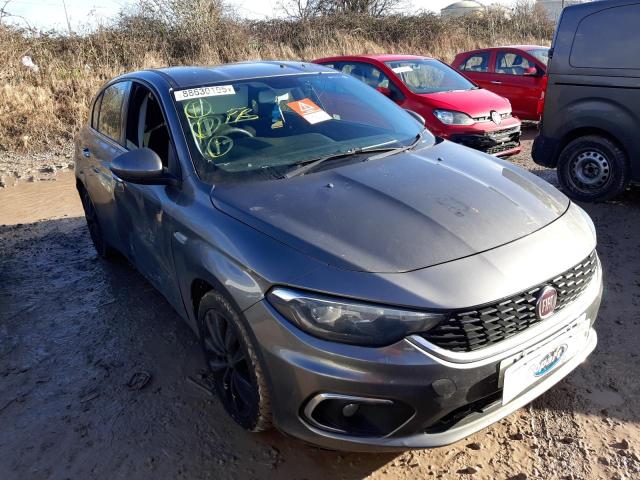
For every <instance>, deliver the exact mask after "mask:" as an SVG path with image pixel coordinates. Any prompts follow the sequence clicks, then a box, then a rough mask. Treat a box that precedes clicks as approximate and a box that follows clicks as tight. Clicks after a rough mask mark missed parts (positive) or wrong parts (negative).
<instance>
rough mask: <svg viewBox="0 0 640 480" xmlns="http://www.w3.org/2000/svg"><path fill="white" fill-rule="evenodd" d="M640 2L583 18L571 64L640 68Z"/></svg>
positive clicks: (590, 66)
mask: <svg viewBox="0 0 640 480" xmlns="http://www.w3.org/2000/svg"><path fill="white" fill-rule="evenodd" d="M639 18H640V5H637V4H636V5H625V6H622V7H614V8H608V9H606V10H601V11H599V12H596V13H592V14H591V15H589V16H587V17H585V18H584V19H582V21H581V22H580V24H579V25H578V29H577V30H576V36H575V38H574V40H573V46H572V47H571V56H570V58H569V63H570V64H571V66H573V67H582V68H622V69H640V50H639V49H638V45H639V44H640V28H639V27H638V19H639Z"/></svg>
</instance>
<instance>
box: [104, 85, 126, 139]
mask: <svg viewBox="0 0 640 480" xmlns="http://www.w3.org/2000/svg"><path fill="white" fill-rule="evenodd" d="M130 85H131V84H130V82H119V83H116V84H114V85H111V86H110V87H108V88H107V89H106V90H105V91H104V93H103V94H102V102H101V104H100V114H99V117H98V131H99V132H100V133H102V134H103V135H106V136H107V137H109V138H110V139H112V140H115V141H116V142H120V139H121V138H122V130H121V128H122V105H123V103H124V99H125V97H126V96H127V92H128V91H129V86H130Z"/></svg>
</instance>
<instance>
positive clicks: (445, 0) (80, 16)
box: [0, 0, 515, 30]
mask: <svg viewBox="0 0 640 480" xmlns="http://www.w3.org/2000/svg"><path fill="white" fill-rule="evenodd" d="M131 1H132V0H99V1H96V0H0V9H1V8H2V6H3V5H4V4H5V2H8V3H7V5H6V7H5V10H6V12H8V13H9V14H11V15H12V17H11V19H12V21H13V22H14V23H18V24H23V25H25V24H28V26H30V27H35V28H39V29H43V30H49V29H57V30H66V29H67V23H66V17H65V11H64V4H65V3H66V8H67V12H68V16H69V21H70V23H71V28H72V29H74V30H78V29H80V30H82V29H83V27H87V26H91V25H95V24H96V23H98V22H104V21H105V20H107V19H108V18H109V17H112V16H114V15H115V14H116V13H117V12H118V11H119V10H120V9H122V8H123V7H126V6H127V4H129V3H130V2H131ZM453 1H454V0H409V2H410V4H411V5H412V6H413V8H412V9H411V10H416V9H424V10H433V11H439V10H440V9H441V8H443V7H446V6H447V5H449V4H450V3H452V2H453ZM479 1H480V2H481V3H485V4H492V3H502V4H505V5H508V4H510V3H513V2H514V1H515V0H497V1H496V0H479ZM227 3H228V4H231V5H232V6H233V7H234V8H235V9H236V11H237V12H238V13H239V14H240V15H242V16H244V17H248V18H252V19H262V18H270V17H274V16H278V15H280V14H281V11H280V9H279V8H278V4H279V1H278V0H227ZM25 26H27V25H25Z"/></svg>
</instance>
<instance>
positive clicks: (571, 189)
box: [558, 135, 629, 202]
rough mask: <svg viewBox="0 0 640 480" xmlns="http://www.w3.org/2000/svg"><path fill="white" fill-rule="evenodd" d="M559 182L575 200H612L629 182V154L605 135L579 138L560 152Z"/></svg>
mask: <svg viewBox="0 0 640 480" xmlns="http://www.w3.org/2000/svg"><path fill="white" fill-rule="evenodd" d="M558 181H559V182H560V184H561V185H562V187H563V188H564V190H565V192H566V193H567V195H569V196H570V197H571V198H573V199H575V200H580V201H583V202H598V201H605V200H609V199H611V198H613V197H615V196H617V195H619V194H620V193H622V192H623V191H624V190H625V188H626V187H627V185H628V184H629V173H628V166H627V157H626V155H625V153H624V152H623V151H622V150H621V149H620V147H618V146H617V145H616V144H615V143H613V142H612V141H611V140H609V139H607V138H605V137H601V136H598V135H589V136H585V137H580V138H577V139H575V140H573V141H572V142H570V143H569V144H568V145H567V146H566V147H565V148H564V149H563V150H562V153H561V154H560V158H559V160H558Z"/></svg>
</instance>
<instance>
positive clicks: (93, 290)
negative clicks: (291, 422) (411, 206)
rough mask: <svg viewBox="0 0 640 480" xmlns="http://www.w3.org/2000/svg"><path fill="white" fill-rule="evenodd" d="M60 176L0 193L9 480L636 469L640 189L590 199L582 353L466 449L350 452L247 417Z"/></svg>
mask: <svg viewBox="0 0 640 480" xmlns="http://www.w3.org/2000/svg"><path fill="white" fill-rule="evenodd" d="M532 136H533V132H528V133H527V138H528V139H527V141H526V142H525V149H527V148H528V146H529V145H530V139H531V137H532ZM65 160H66V161H67V162H69V159H65ZM514 161H515V162H516V163H519V164H521V165H523V166H525V167H527V168H530V169H531V170H533V171H535V172H536V173H538V174H540V175H542V176H543V177H544V178H546V179H549V180H553V179H554V176H553V172H549V171H543V170H540V169H539V168H538V167H537V166H535V165H534V164H532V163H531V161H530V159H529V158H528V154H527V153H524V154H522V155H520V156H519V157H518V158H516V159H514ZM7 165H8V166H9V167H10V168H14V166H12V164H11V162H10V161H8V162H7V163H5V164H3V165H0V176H2V175H3V174H4V176H5V178H6V177H7V176H8V175H9V174H10V172H11V170H8V169H7V168H5V167H6V166H7ZM61 165H62V164H61ZM2 168H4V170H2ZM34 168H36V169H37V168H40V167H39V165H38V164H36V165H35V167H34ZM18 170H19V171H21V172H23V173H21V175H22V176H23V177H25V178H28V177H29V176H31V175H33V171H28V169H27V170H25V169H18ZM60 170H62V169H60ZM57 173H58V174H57V175H56V176H55V178H57V180H55V181H42V182H34V183H29V182H18V183H17V185H15V186H13V187H6V188H4V189H1V190H0V224H2V226H0V479H7V480H12V479H49V478H51V479H63V478H74V479H75V478H78V479H87V478H97V479H107V478H108V479H114V478H127V479H129V478H135V479H145V478H154V479H159V478H167V479H178V478H190V479H191V478H198V479H200V478H204V479H206V478H211V479H227V478H229V479H244V478H261V479H262V478H287V479H322V480H327V479H336V480H337V479H360V478H365V477H366V478H373V479H379V478H385V479H400V478H407V479H417V478H443V479H449V478H451V479H454V478H455V479H458V478H461V479H467V478H468V479H519V480H523V479H534V478H535V479H538V478H540V479H600V478H602V479H627V480H631V479H639V478H640V401H639V399H640V376H639V373H638V372H639V371H640V357H639V348H638V343H639V339H640V313H639V307H640V248H638V247H639V245H638V243H639V239H640V189H637V188H636V189H635V190H632V191H629V192H627V193H626V194H625V195H623V196H622V197H621V198H619V199H617V200H616V201H613V202H609V203H606V204H600V205H587V206H586V208H587V210H588V211H589V213H590V214H591V215H592V216H593V219H594V221H595V223H596V226H597V229H598V235H599V247H598V251H599V254H600V256H601V259H602V263H603V266H604V270H605V284H606V287H605V294H604V302H603V306H602V310H601V314H600V317H599V319H598V323H597V329H598V334H599V338H600V340H599V345H598V347H597V349H596V351H595V352H594V354H593V355H592V356H591V357H590V358H589V359H588V361H587V362H585V364H583V365H582V366H581V367H579V368H578V369H577V370H576V371H575V372H573V373H572V374H571V375H569V377H567V378H566V379H565V380H564V381H562V382H561V383H560V384H559V385H557V386H556V387H555V388H553V389H552V390H551V391H549V392H548V393H546V394H545V395H543V396H542V397H541V398H539V399H538V400H536V401H535V402H533V403H532V404H531V405H530V406H528V407H527V408H525V409H522V410H520V411H519V412H517V413H515V414H513V415H511V416H509V417H508V418H506V419H504V420H502V421H501V422H499V423H498V424H496V425H494V426H492V427H489V428H487V429H485V430H483V431H482V432H479V433H477V434H475V435H473V436H471V437H470V438H468V439H466V440H464V441H461V442H458V443H457V444H454V445H451V446H449V447H444V448H440V449H435V450H422V451H413V452H406V453H403V454H398V453H389V454H348V453H336V452H328V451H323V450H319V449H317V448H314V447H310V446H307V445H304V444H302V443H301V442H299V441H297V440H295V439H291V438H287V437H285V436H283V435H281V434H280V433H278V432H271V433H267V434H259V435H251V434H248V433H245V432H244V431H242V430H240V429H239V428H238V427H236V426H235V424H234V423H233V422H232V421H230V420H229V419H228V418H227V416H226V415H225V413H224V411H223V409H222V407H221V405H220V404H219V403H218V401H217V400H216V398H215V397H214V396H212V395H211V394H210V393H209V392H208V391H207V390H206V389H204V388H202V387H201V386H200V384H202V382H203V377H202V374H203V371H204V370H203V365H204V362H203V359H202V357H201V354H200V350H199V345H198V343H197V341H196V339H195V338H194V336H193V334H192V332H191V330H189V328H188V327H187V326H186V324H184V323H182V321H181V320H180V318H179V317H178V316H177V314H175V313H174V312H173V311H172V310H171V308H170V307H169V305H168V304H167V303H166V302H165V301H164V299H163V298H162V297H161V296H160V295H159V294H158V293H157V292H156V291H155V290H154V289H153V288H152V287H151V286H150V285H149V284H148V283H147V282H146V281H145V280H144V279H143V278H142V277H141V276H140V275H139V274H138V273H137V272H136V271H135V270H134V269H133V268H132V267H131V266H130V265H128V264H127V263H126V261H124V260H116V261H113V262H105V261H102V260H99V259H98V258H96V255H95V252H94V251H93V249H92V247H91V244H90V240H89V236H88V234H87V231H86V228H85V224H84V220H83V218H82V217H81V214H82V212H81V207H80V203H79V201H78V200H77V198H76V195H75V192H74V190H73V177H72V174H70V173H68V172H67V173H60V172H57ZM35 179H36V178H34V180H35ZM145 382H146V383H145Z"/></svg>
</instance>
